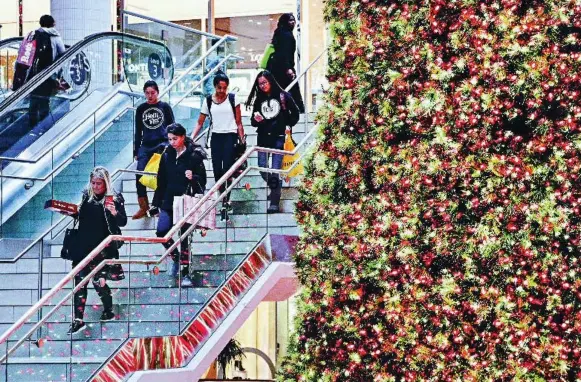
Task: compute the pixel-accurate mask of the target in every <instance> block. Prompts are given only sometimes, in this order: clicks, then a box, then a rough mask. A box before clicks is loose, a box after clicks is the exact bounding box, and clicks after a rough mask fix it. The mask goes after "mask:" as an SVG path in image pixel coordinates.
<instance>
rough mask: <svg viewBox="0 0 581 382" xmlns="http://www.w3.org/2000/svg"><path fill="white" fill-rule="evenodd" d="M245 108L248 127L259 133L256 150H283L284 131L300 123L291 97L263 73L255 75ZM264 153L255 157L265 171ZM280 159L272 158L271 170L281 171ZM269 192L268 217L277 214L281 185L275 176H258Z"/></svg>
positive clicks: (269, 76) (266, 165)
mask: <svg viewBox="0 0 581 382" xmlns="http://www.w3.org/2000/svg"><path fill="white" fill-rule="evenodd" d="M246 107H247V108H250V107H252V116H251V117H250V123H251V124H252V126H254V127H256V131H257V133H258V142H257V144H258V146H260V147H267V148H271V149H279V150H282V149H283V147H284V139H285V132H286V129H287V128H288V129H290V128H291V127H293V126H294V125H296V124H297V122H298V121H299V108H298V107H297V105H296V104H295V101H294V100H293V97H292V96H291V95H290V94H289V93H288V92H286V91H284V90H283V89H282V88H281V87H280V85H279V84H278V82H276V80H275V79H274V77H273V75H272V74H271V73H270V72H269V71H268V70H264V71H262V72H260V73H258V76H257V77H256V81H254V85H253V86H252V90H251V91H250V95H249V96H248V100H247V101H246ZM269 155H270V154H267V153H265V152H259V153H258V166H259V167H268V157H269ZM282 158H283V155H280V154H273V155H272V166H271V167H270V168H273V169H277V170H280V169H281V168H282ZM260 175H261V176H262V179H264V180H265V181H266V182H267V184H268V187H269V188H270V189H271V192H270V206H269V207H268V210H267V212H268V213H269V214H272V213H277V212H279V210H280V209H279V203H280V196H281V192H282V182H281V180H280V177H279V176H278V174H268V173H266V172H262V171H261V172H260Z"/></svg>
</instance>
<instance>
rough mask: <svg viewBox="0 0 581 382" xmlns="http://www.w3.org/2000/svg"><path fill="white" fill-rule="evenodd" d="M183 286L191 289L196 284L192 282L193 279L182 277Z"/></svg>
mask: <svg viewBox="0 0 581 382" xmlns="http://www.w3.org/2000/svg"><path fill="white" fill-rule="evenodd" d="M181 285H182V287H185V288H189V287H191V286H192V285H194V283H193V282H192V279H191V278H190V276H184V277H182V284H181Z"/></svg>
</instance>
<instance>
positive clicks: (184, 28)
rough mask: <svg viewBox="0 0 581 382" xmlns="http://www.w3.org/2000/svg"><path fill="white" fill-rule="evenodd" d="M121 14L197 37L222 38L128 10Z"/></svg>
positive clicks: (231, 39) (231, 38) (232, 39)
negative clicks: (190, 33)
mask: <svg viewBox="0 0 581 382" xmlns="http://www.w3.org/2000/svg"><path fill="white" fill-rule="evenodd" d="M122 13H123V14H126V15H129V16H135V17H139V18H142V19H146V20H149V21H153V22H154V23H157V24H162V25H166V26H168V27H172V28H177V29H182V30H184V31H187V32H192V33H195V34H199V35H202V36H206V37H210V38H213V39H219V38H220V37H222V36H218V35H216V34H212V33H208V32H202V31H201V30H198V29H194V28H189V27H186V26H183V25H179V24H175V23H172V22H169V21H163V20H160V19H156V18H155V17H151V16H145V15H141V14H139V13H135V12H131V11H128V10H123V11H122ZM237 40H238V38H236V37H234V36H230V41H237Z"/></svg>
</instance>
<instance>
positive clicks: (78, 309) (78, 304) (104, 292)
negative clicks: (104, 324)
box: [73, 257, 113, 320]
mask: <svg viewBox="0 0 581 382" xmlns="http://www.w3.org/2000/svg"><path fill="white" fill-rule="evenodd" d="M97 258H99V257H97ZM102 259H103V258H100V260H98V262H97V261H96V260H94V261H92V262H91V263H89V265H87V266H86V267H85V268H83V270H81V271H80V272H79V273H78V274H77V275H76V276H75V280H74V285H75V286H77V285H78V284H79V283H80V282H81V281H82V280H83V279H84V278H85V276H87V275H88V274H89V273H91V271H92V270H93V269H95V267H96V266H97V265H98V264H99V263H100V262H101V261H102ZM78 264H79V263H74V262H73V268H74V267H76V266H77V265H78ZM105 269H106V268H103V269H101V270H100V271H99V272H97V273H96V274H95V276H93V288H95V290H96V291H97V294H98V295H99V297H100V298H101V302H102V303H103V310H104V311H111V310H113V297H111V288H109V286H108V285H107V284H105V286H103V287H101V285H99V279H100V278H105ZM87 286H88V284H85V285H84V286H83V287H82V288H81V289H79V291H78V292H77V293H75V296H74V308H75V318H76V319H79V320H82V319H83V316H84V315H85V305H86V304H87Z"/></svg>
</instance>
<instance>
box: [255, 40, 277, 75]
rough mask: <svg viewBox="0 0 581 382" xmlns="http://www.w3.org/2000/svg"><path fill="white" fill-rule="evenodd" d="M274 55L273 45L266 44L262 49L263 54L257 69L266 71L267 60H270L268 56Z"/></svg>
mask: <svg viewBox="0 0 581 382" xmlns="http://www.w3.org/2000/svg"><path fill="white" fill-rule="evenodd" d="M273 53H274V45H272V44H266V47H265V48H264V53H263V54H262V60H260V65H258V67H259V68H260V69H266V67H267V66H268V60H270V56H272V54H273Z"/></svg>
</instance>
